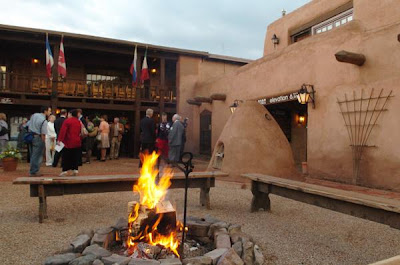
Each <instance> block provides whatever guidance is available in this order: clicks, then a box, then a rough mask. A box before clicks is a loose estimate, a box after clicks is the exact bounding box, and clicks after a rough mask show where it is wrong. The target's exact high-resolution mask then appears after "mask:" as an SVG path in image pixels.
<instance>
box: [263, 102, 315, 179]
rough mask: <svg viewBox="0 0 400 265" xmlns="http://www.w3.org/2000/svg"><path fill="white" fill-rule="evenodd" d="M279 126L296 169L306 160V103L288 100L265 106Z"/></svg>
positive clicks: (299, 168)
mask: <svg viewBox="0 0 400 265" xmlns="http://www.w3.org/2000/svg"><path fill="white" fill-rule="evenodd" d="M265 107H266V108H267V109H268V111H269V112H270V113H271V115H272V116H273V117H274V118H275V120H276V122H277V123H278V124H279V126H280V127H281V129H282V131H283V133H284V134H285V136H286V138H287V139H288V141H289V143H290V146H291V148H292V151H293V158H294V161H295V163H296V167H297V168H298V170H299V171H300V170H301V164H302V162H307V122H308V115H307V105H302V104H299V103H298V102H297V101H289V102H284V103H277V104H271V105H267V106H265Z"/></svg>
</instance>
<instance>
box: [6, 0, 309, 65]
mask: <svg viewBox="0 0 400 265" xmlns="http://www.w3.org/2000/svg"><path fill="white" fill-rule="evenodd" d="M307 2H309V0H247V1H243V0H242V1H239V0H197V1H196V0H146V1H145V0H68V1H67V0H65V1H63V0H59V1H54V0H14V1H9V0H0V6H1V11H0V14H1V15H0V24H8V25H17V26H24V27H33V28H42V29H50V30H57V31H66V32H73V33H82V34H89V35H95V36H102V37H109V38H116V39H123V40H131V41H138V42H144V43H150V44H155V45H162V46H169V47H176V48H184V49H191V50H199V51H206V52H210V53H215V54H222V55H229V56H236V57H242V58H249V59H257V58H260V57H262V53H263V46H264V37H265V32H266V29H267V25H268V24H269V23H271V22H273V21H274V20H276V19H278V18H279V17H281V10H282V8H284V9H285V10H287V12H291V11H293V10H295V9H296V8H298V7H300V6H302V5H304V4H305V3H307Z"/></svg>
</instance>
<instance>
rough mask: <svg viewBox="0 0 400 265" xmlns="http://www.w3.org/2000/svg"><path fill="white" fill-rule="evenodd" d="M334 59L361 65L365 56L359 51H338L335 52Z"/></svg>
mask: <svg viewBox="0 0 400 265" xmlns="http://www.w3.org/2000/svg"><path fill="white" fill-rule="evenodd" d="M335 57H336V60H337V61H339V62H342V63H351V64H355V65H358V66H362V65H363V64H364V63H365V60H366V59H365V56H364V54H361V53H353V52H348V51H340V52H337V53H336V54H335Z"/></svg>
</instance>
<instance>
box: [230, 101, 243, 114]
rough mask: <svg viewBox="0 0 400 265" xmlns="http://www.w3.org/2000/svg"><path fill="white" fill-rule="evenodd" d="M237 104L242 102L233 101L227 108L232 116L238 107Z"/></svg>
mask: <svg viewBox="0 0 400 265" xmlns="http://www.w3.org/2000/svg"><path fill="white" fill-rule="evenodd" d="M239 102H241V103H242V102H243V100H237V99H235V101H234V102H233V104H232V105H230V106H229V108H230V110H231V112H232V114H233V113H234V112H235V110H236V108H237V107H239Z"/></svg>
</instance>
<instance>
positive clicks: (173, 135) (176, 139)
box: [168, 114, 185, 162]
mask: <svg viewBox="0 0 400 265" xmlns="http://www.w3.org/2000/svg"><path fill="white" fill-rule="evenodd" d="M180 119H181V117H180V116H179V115H178V114H175V115H174V116H173V117H172V122H173V124H172V127H171V129H170V131H169V134H168V144H169V151H168V159H169V161H171V162H178V161H179V160H180V157H181V146H182V144H183V142H182V136H183V131H184V130H185V128H184V127H183V124H182V123H181V121H180Z"/></svg>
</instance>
